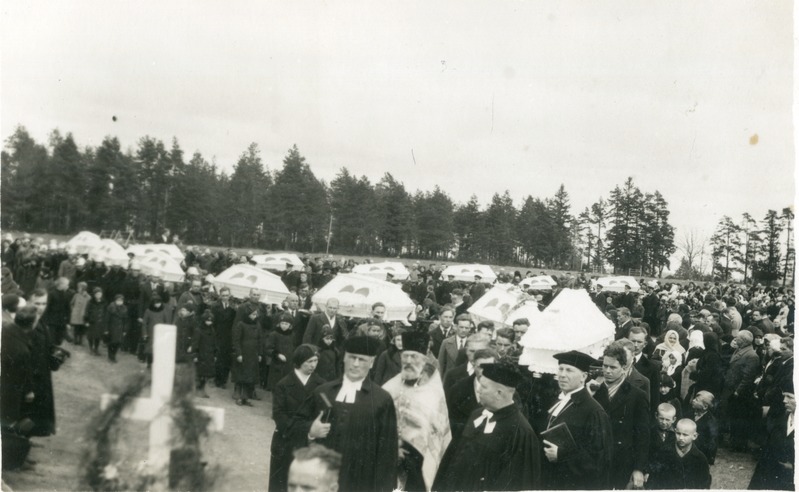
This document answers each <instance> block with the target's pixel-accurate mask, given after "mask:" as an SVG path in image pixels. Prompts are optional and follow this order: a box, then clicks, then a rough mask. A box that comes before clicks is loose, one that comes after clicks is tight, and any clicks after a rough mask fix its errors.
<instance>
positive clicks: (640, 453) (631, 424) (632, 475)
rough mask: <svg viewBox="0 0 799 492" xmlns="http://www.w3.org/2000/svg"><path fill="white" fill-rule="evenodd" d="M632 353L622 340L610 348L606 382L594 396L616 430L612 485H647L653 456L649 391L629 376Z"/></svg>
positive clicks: (605, 361)
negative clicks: (623, 344) (643, 389)
mask: <svg viewBox="0 0 799 492" xmlns="http://www.w3.org/2000/svg"><path fill="white" fill-rule="evenodd" d="M628 356H629V354H628V353H627V351H626V350H625V349H624V346H622V344H621V343H619V342H618V341H617V342H614V343H612V344H610V345H609V346H608V347H607V348H606V349H605V353H604V356H603V361H602V376H603V382H602V384H600V386H599V389H597V391H596V393H594V399H595V400H596V401H597V403H599V404H600V405H602V408H603V409H604V410H605V413H607V414H608V417H609V418H610V422H611V430H612V433H613V452H612V454H611V461H610V463H611V469H610V484H609V485H610V487H611V488H614V489H625V488H627V485H628V484H632V487H633V488H636V489H641V488H643V487H644V471H645V470H646V465H647V459H648V456H649V405H648V404H647V401H646V396H647V395H646V393H644V392H643V391H642V390H641V389H639V388H636V387H634V386H633V385H632V384H631V383H630V381H628V380H627V378H626V366H627V364H628V362H629V361H628V360H627V357H628Z"/></svg>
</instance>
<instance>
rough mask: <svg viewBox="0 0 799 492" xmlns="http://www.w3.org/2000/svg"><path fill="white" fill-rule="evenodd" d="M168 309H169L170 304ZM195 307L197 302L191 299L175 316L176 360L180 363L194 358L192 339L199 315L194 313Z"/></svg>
mask: <svg viewBox="0 0 799 492" xmlns="http://www.w3.org/2000/svg"><path fill="white" fill-rule="evenodd" d="M166 309H169V306H167V308H166ZM195 309H196V304H194V302H193V301H189V302H187V303H186V304H184V305H183V307H181V308H180V309H178V315H177V316H176V317H175V322H174V324H175V326H176V327H177V338H176V340H175V362H177V363H178V364H185V363H186V362H189V361H190V360H192V359H193V357H192V355H191V351H192V350H191V349H192V339H193V338H194V332H196V331H197V325H198V323H197V315H196V314H195V313H194V311H195Z"/></svg>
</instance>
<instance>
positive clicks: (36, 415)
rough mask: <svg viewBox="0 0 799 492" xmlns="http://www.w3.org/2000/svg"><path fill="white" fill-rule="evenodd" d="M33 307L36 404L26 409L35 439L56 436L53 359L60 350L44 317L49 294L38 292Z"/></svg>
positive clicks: (31, 341) (32, 377)
mask: <svg viewBox="0 0 799 492" xmlns="http://www.w3.org/2000/svg"><path fill="white" fill-rule="evenodd" d="M30 304H31V305H33V306H34V307H35V308H36V315H37V321H36V322H35V324H34V328H33V330H31V332H30V334H29V335H30V344H31V345H30V346H31V383H32V389H33V395H34V397H33V401H32V402H30V403H29V404H27V405H26V406H25V410H24V413H25V416H26V417H28V418H30V419H31V420H32V421H33V422H34V424H35V426H34V428H33V430H32V432H31V435H34V436H49V435H51V434H55V431H56V426H55V399H54V397H53V377H52V374H51V371H52V370H55V369H57V368H58V366H57V365H56V361H55V359H54V358H53V355H54V354H55V353H56V352H57V347H56V345H55V344H54V343H53V341H52V338H51V337H50V330H49V329H48V326H47V324H46V321H45V318H44V317H43V314H44V312H45V309H46V307H47V292H45V291H44V290H40V289H36V290H34V291H33V292H32V293H31V299H30Z"/></svg>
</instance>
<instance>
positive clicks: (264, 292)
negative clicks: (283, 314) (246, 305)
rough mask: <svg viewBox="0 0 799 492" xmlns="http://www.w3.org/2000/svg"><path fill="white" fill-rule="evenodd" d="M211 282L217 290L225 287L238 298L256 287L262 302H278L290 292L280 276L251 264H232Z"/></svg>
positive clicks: (244, 297)
mask: <svg viewBox="0 0 799 492" xmlns="http://www.w3.org/2000/svg"><path fill="white" fill-rule="evenodd" d="M211 283H212V284H213V285H214V287H216V290H217V292H218V291H219V289H221V288H222V287H227V288H228V289H230V294H231V295H232V296H233V297H237V298H239V299H246V298H248V297H249V295H250V289H258V290H259V291H260V292H261V302H263V303H264V304H280V303H281V302H283V301H284V300H286V296H288V295H289V294H290V292H289V290H288V289H287V288H286V286H285V285H284V284H283V281H281V280H280V277H278V276H277V275H275V274H274V273H270V272H267V271H266V270H262V269H260V268H257V267H254V266H252V265H233V266H232V267H230V268H228V269H227V270H225V271H224V272H222V273H220V274H219V275H217V276H216V277H214V278H213V279H212V280H211Z"/></svg>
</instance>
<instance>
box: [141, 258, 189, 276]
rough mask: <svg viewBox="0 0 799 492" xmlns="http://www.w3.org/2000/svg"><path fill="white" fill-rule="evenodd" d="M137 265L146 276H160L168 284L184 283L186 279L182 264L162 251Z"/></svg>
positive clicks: (142, 259)
mask: <svg viewBox="0 0 799 492" xmlns="http://www.w3.org/2000/svg"><path fill="white" fill-rule="evenodd" d="M137 263H138V265H139V266H140V267H141V271H142V273H143V274H145V275H158V276H160V277H161V278H162V279H164V280H165V281H167V282H182V281H183V278H184V277H185V275H184V273H183V269H182V268H180V263H179V262H178V261H177V260H175V259H174V258H172V257H171V256H169V255H167V254H166V253H164V252H162V251H154V252H152V253H150V254H149V255H147V256H145V257H144V258H137Z"/></svg>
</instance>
